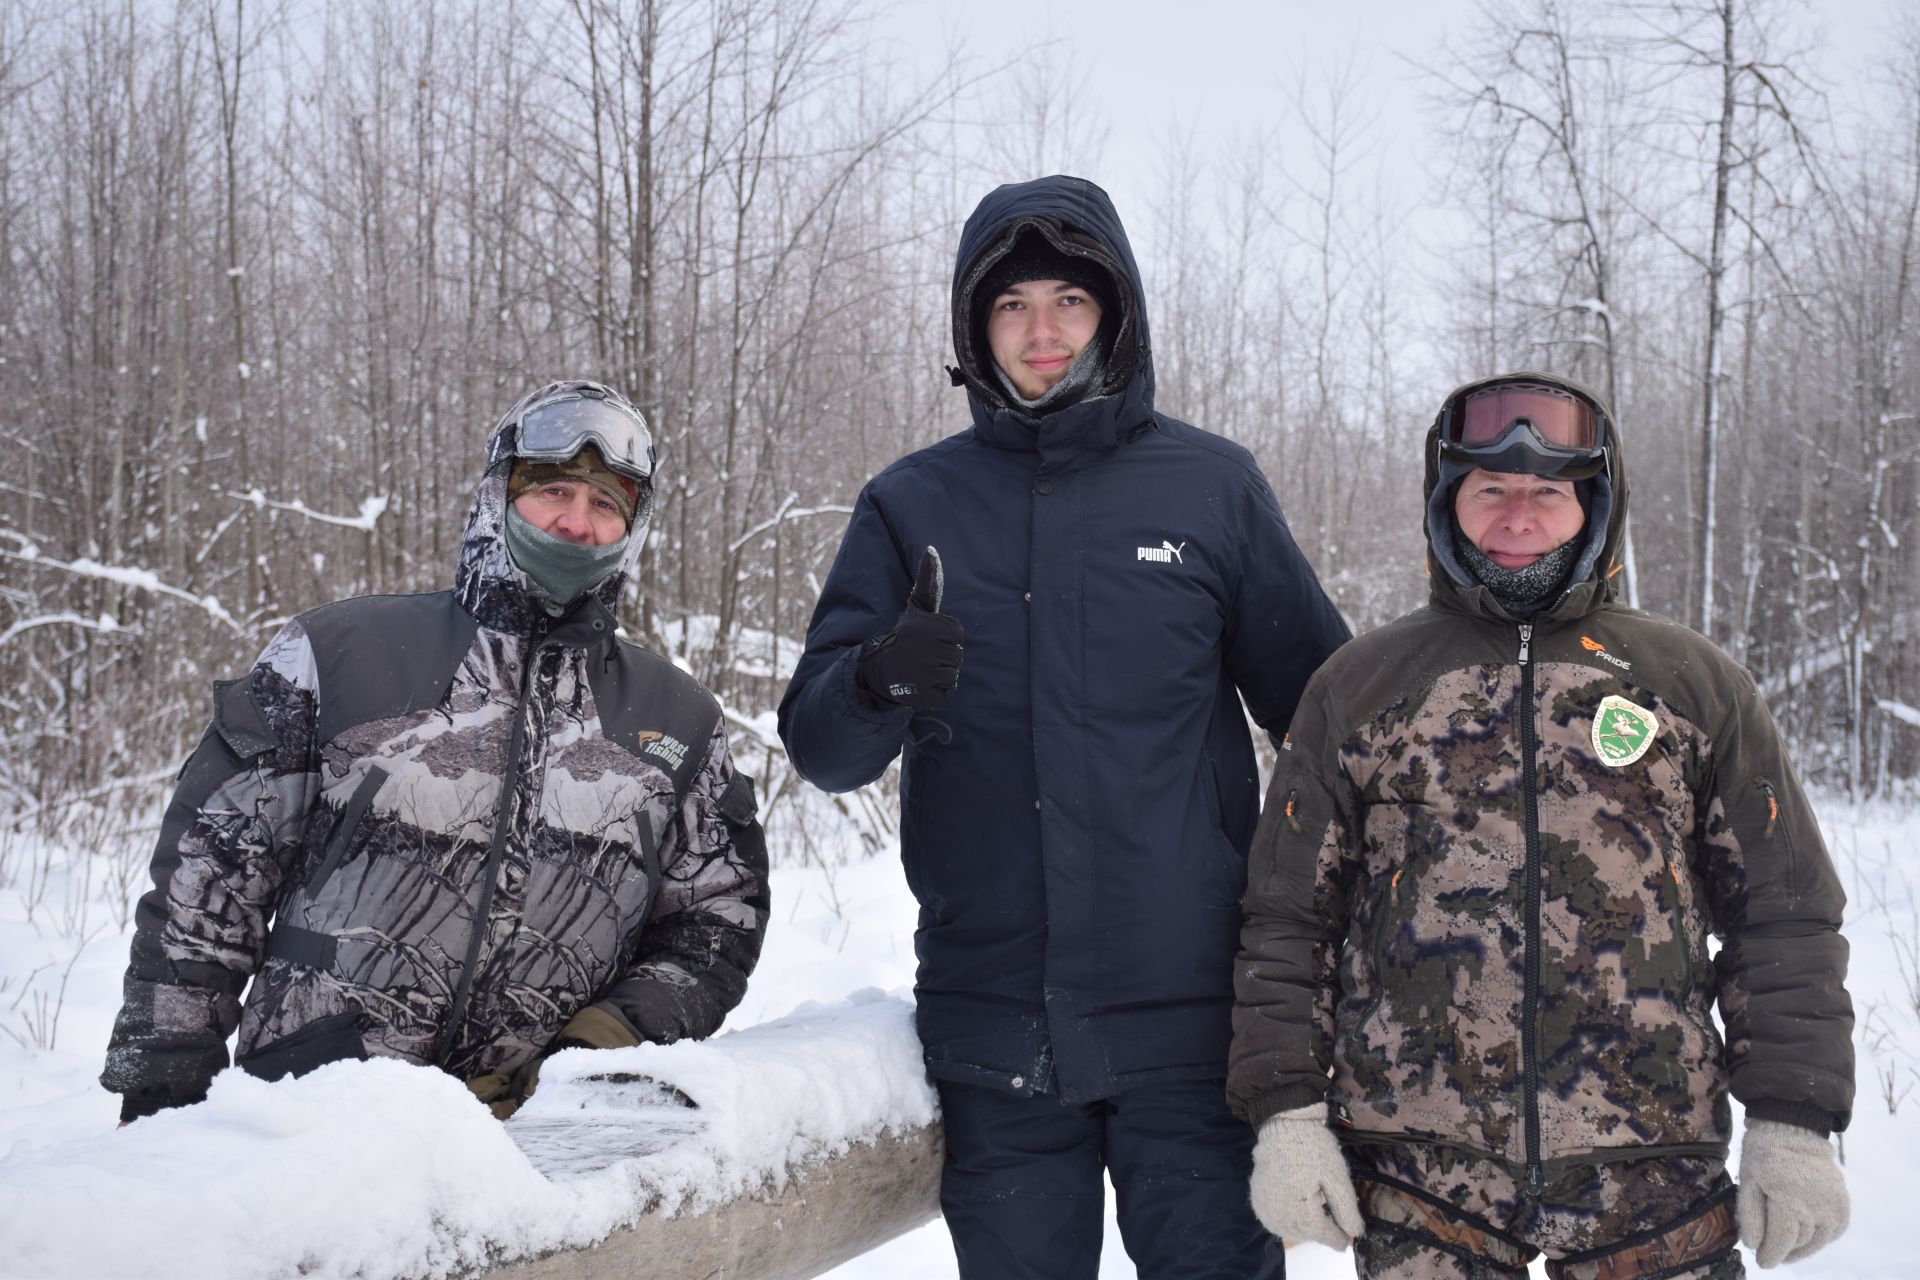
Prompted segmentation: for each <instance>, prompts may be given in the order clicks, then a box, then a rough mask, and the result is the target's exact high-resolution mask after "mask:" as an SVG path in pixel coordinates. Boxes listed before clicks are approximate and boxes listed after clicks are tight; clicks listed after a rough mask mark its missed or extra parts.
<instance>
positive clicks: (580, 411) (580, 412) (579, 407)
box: [513, 396, 653, 482]
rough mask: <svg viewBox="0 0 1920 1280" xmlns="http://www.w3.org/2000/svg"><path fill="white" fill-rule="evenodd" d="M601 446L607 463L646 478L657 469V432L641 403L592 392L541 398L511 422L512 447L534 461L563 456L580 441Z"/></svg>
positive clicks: (632, 476)
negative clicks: (627, 403) (634, 404)
mask: <svg viewBox="0 0 1920 1280" xmlns="http://www.w3.org/2000/svg"><path fill="white" fill-rule="evenodd" d="M586 444H593V445H595V446H597V447H598V448H599V450H600V457H601V458H602V459H604V460H605V462H606V464H607V469H608V470H610V471H616V472H618V473H619V474H621V475H623V476H626V477H628V478H630V479H633V480H638V481H641V482H645V481H646V480H647V479H648V478H649V477H651V476H652V475H653V433H652V432H651V431H649V430H647V421H646V419H645V418H642V417H641V416H640V412H639V410H637V409H629V408H627V407H625V406H624V405H620V404H616V403H614V402H613V401H611V400H601V399H599V398H597V397H594V396H574V397H569V398H567V399H562V400H543V401H541V402H540V403H539V404H536V405H534V406H533V407H532V408H530V409H528V410H526V411H525V412H524V413H522V414H521V415H520V418H519V420H518V421H517V422H515V423H514V424H513V452H514V455H515V456H516V457H521V458H527V459H530V460H532V461H534V462H565V461H566V460H567V459H568V458H571V457H572V456H573V455H574V454H576V453H578V452H580V448H581V446H582V445H586Z"/></svg>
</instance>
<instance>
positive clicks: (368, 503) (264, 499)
mask: <svg viewBox="0 0 1920 1280" xmlns="http://www.w3.org/2000/svg"><path fill="white" fill-rule="evenodd" d="M226 494H227V496H228V497H229V498H232V499H233V500H234V501H236V502H246V503H251V504H252V505H253V507H254V508H255V509H256V510H261V511H265V510H268V509H272V510H274V511H291V512H293V513H294V514H295V515H299V516H305V517H306V518H307V519H309V520H318V521H319V522H320V523H321V524H336V525H339V526H340V527H341V528H342V529H359V530H361V531H362V532H365V533H372V532H373V526H374V524H375V523H377V522H378V521H379V519H380V517H381V516H383V515H385V514H386V513H387V507H388V505H389V504H390V503H391V502H392V499H391V498H389V497H388V495H386V494H384V493H378V494H374V495H373V496H372V497H369V498H364V499H362V500H361V502H360V514H359V515H357V516H337V515H333V514H332V513H330V512H326V511H315V510H314V509H313V508H312V507H310V506H308V505H307V504H306V503H304V502H300V501H297V500H296V501H293V502H280V501H277V500H276V499H273V498H269V497H268V496H267V495H266V494H265V493H263V492H262V491H261V490H260V489H258V488H253V489H249V490H247V491H246V492H245V493H235V492H234V491H233V490H231V489H229V490H227V491H226Z"/></svg>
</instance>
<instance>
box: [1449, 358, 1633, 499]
mask: <svg viewBox="0 0 1920 1280" xmlns="http://www.w3.org/2000/svg"><path fill="white" fill-rule="evenodd" d="M1436 426H1437V427H1438V430H1439V445H1440V455H1441V457H1442V458H1444V459H1446V460H1447V461H1449V462H1456V463H1462V464H1465V465H1467V466H1473V467H1479V468H1481V469H1482V470H1486V471H1499V472H1508V473H1519V474H1523V475H1535V476H1548V477H1551V478H1553V479H1556V480H1585V479H1587V478H1589V477H1591V476H1594V475H1597V474H1598V473H1599V472H1600V471H1601V470H1603V469H1604V468H1605V467H1606V465H1607V449H1608V446H1609V445H1610V444H1611V434H1612V433H1611V424H1610V423H1609V422H1608V421H1607V416H1606V414H1605V413H1604V412H1603V411H1602V410H1601V408H1600V406H1599V405H1598V404H1596V403H1594V402H1593V401H1592V400H1589V399H1588V398H1587V397H1585V396H1583V395H1581V394H1579V393H1578V392H1576V391H1573V390H1572V389H1570V388H1567V387H1563V386H1556V385H1554V384H1552V383H1547V382H1535V381H1530V380H1526V379H1515V380H1514V381H1512V382H1495V383H1492V384H1490V385H1481V386H1478V387H1473V388H1471V389H1469V390H1468V391H1466V392H1464V393H1462V394H1459V395H1456V396H1454V397H1453V398H1451V399H1449V400H1448V401H1447V403H1446V404H1444V405H1442V406H1441V407H1440V418H1439V421H1438V423H1437V424H1436Z"/></svg>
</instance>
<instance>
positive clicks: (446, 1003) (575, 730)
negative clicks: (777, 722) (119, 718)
mask: <svg viewBox="0 0 1920 1280" xmlns="http://www.w3.org/2000/svg"><path fill="white" fill-rule="evenodd" d="M554 405H562V406H567V407H569V408H579V407H583V406H584V407H586V408H588V409H595V410H599V409H607V410H610V411H612V412H615V413H617V414H625V415H631V420H632V422H633V423H635V424H638V427H637V433H638V434H637V438H638V439H639V441H640V442H641V449H640V453H641V457H642V458H643V461H642V462H641V463H639V464H638V466H637V468H636V469H637V470H640V471H642V472H647V471H650V470H651V460H652V458H651V453H652V451H651V446H650V444H648V443H646V436H645V431H646V428H645V424H644V422H642V421H641V420H640V418H639V415H638V414H637V413H636V412H634V411H633V409H632V407H631V406H630V405H628V404H627V403H626V401H625V400H624V399H623V398H621V397H620V396H619V395H618V393H616V392H613V391H611V390H609V389H607V388H605V387H601V386H599V385H598V384H594V383H579V382H575V383H556V384H552V385H550V386H548V387H545V388H542V389H541V390H540V391H538V392H535V393H533V394H532V395H530V396H528V397H526V398H525V399H524V400H522V401H521V402H520V403H519V404H518V405H516V406H515V408H514V409H513V410H512V411H510V412H509V413H508V415H507V417H506V418H505V419H503V420H502V422H501V424H500V426H499V427H498V428H496V429H495V431H494V432H493V434H492V436H491V438H490V440H489V444H488V452H487V459H488V461H487V466H486V470H485V472H484V473H483V474H482V476H481V479H480V486H479V490H478V493H477V494H476V496H475V498H474V501H473V506H472V510H471V513H470V514H469V516H468V519H467V527H466V535H465V541H464V544H463V547H462V551H461V555H460V561H459V566H458V569H457V570H456V573H455V577H454V587H453V589H452V590H451V591H442V592H438V593H434V594H429V595H412V596H367V597H361V598H358V599H352V600H345V601H341V602H338V603H335V604H330V605H326V606H324V607H322V608H319V609H315V610H313V611H311V612H309V613H306V614H303V615H301V616H300V617H298V618H296V619H294V620H293V621H292V622H291V623H289V624H288V625H287V626H286V627H285V628H284V629H283V630H282V631H281V632H280V633H279V635H277V636H276V637H275V638H274V639H273V641H272V642H271V643H270V644H269V645H268V646H267V648H266V651H265V653H263V654H262V655H261V657H260V659H259V661H258V662H257V663H255V665H254V667H253V669H252V670H251V671H250V672H249V673H248V674H247V675H246V676H244V677H243V678H241V679H239V680H235V681H230V682H225V683H222V684H218V685H216V686H215V693H214V715H213V723H212V726H211V727H210V728H209V730H208V732H207V734H206V737H205V738H204V740H203V741H202V742H201V744H200V746H199V748H198V749H197V750H196V751H195V752H194V754H193V756H192V757H191V758H190V759H189V760H188V761H187V764H186V766H185V768H184V769H183V770H182V774H181V778H180V781H179V784H178V788H177V790H176V791H175V794H174V797H173V801H172V804H171V806H170V807H169V808H168V810H167V814H166V818H165V821H164V825H163V827H162V830H161V836H160V842H159V847H158V849H157V850H156V851H155V853H154V857H153V868H152V870H153V881H154V889H153V890H152V891H151V892H149V893H148V894H147V895H146V896H145V897H144V898H142V899H141V902H140V906H139V911H138V916H137V921H138V927H137V930H136V932H135V935H134V940H133V955H132V962H131V964H130V966H129V968H128V970H127V977H126V992H125V1004H124V1006H123V1008H122V1009H121V1012H120V1016H119V1019H118V1021H117V1023H116V1024H115V1027H114V1031H113V1038H112V1042H111V1046H110V1048H109V1050H108V1055H107V1066H106V1071H105V1073H104V1074H103V1075H102V1077H101V1079H102V1083H104V1084H105V1085H106V1087H107V1088H108V1089H110V1090H113V1091H114V1092H117V1093H120V1094H122V1095H123V1105H122V1118H123V1120H131V1119H135V1118H138V1117H140V1116H144V1115H147V1114H150V1113H152V1112H155V1111H157V1110H160V1109H161V1108H164V1107H170V1106H180V1105H184V1104H188V1103H192V1102H196V1101H199V1100H200V1099H201V1098H203V1097H204V1096H205V1094H206V1091H207V1087H208V1083H209V1081H210V1080H211V1079H212V1077H213V1076H214V1074H215V1073H216V1072H218V1071H220V1070H221V1069H222V1068H224V1067H225V1066H226V1065H227V1048H226V1041H227V1038H228V1037H229V1036H231V1035H232V1034H233V1033H234V1030H235V1027H236V1026H237V1027H238V1029H239V1040H238V1045H237V1055H236V1061H237V1062H238V1064H239V1065H240V1066H241V1067H243V1068H245V1069H247V1070H248V1071H251V1072H253V1073H254V1074H256V1075H260V1076H263V1077H266V1078H269V1079H275V1078H279V1077H281V1076H285V1075H289V1074H299V1073H300V1072H302V1071H305V1070H308V1069H311V1068H312V1067H315V1066H318V1065H320V1064H322V1063H324V1062H329V1061H333V1060H336V1059H341V1058H364V1057H367V1056H369V1055H380V1056H385V1057H394V1058H399V1059H402V1060H404V1061H407V1062H413V1063H420V1064H427V1065H432V1066H436V1067H439V1068H441V1069H443V1070H445V1071H447V1072H450V1073H452V1074H454V1075H456V1076H458V1077H460V1078H461V1079H464V1080H468V1081H469V1082H471V1083H472V1084H473V1085H474V1088H475V1092H476V1093H477V1094H479V1095H480V1097H481V1099H482V1100H483V1101H486V1102H489V1103H491V1104H493V1105H494V1109H495V1111H496V1113H497V1114H503V1115H504V1114H506V1113H508V1112H510V1111H511V1109H512V1107H513V1106H515V1105H517V1099H518V1097H519V1096H520V1095H521V1094H522V1093H524V1092H525V1090H526V1089H527V1087H528V1084H527V1082H528V1080H529V1078H530V1077H531V1075H532V1073H533V1071H534V1070H535V1069H536V1066H537V1063H538V1061H539V1060H540V1058H541V1057H542V1056H543V1055H544V1054H545V1053H548V1052H551V1051H552V1050H553V1049H554V1048H556V1047H559V1046H561V1045H566V1044H581V1045H589V1046H615V1045H621V1044H634V1043H639V1042H641V1041H655V1042H661V1043H670V1042H672V1041H675V1040H679V1039H682V1038H687V1037H696V1038H697V1037H702V1036H706V1035H708V1034H710V1033H712V1032H713V1031H714V1030H715V1029H716V1028H717V1027H718V1026H719V1025H720V1022H721V1019H722V1018H723V1017H724V1016H725V1014H726V1012H727V1010H729V1009H730V1008H732V1007H733V1006H734V1005H735V1004H737V1003H738V1002H739V1000H740V998H741V996H742V994H743V993H744V991H745V987H746V981H747V975H748V974H749V973H750V972H751V971H752V969H753V966H754V962H755V960H756V959H757V958H758V955H759V951H760V943H761V938H762V935H763V933H764V931H765V928H766V922H767V908H768V900H767V882H766V853H765V846H764V843H763V841H762V838H761V833H760V828H759V824H758V823H757V821H756V820H755V802H754V798H753V790H752V785H751V783H752V780H751V779H750V778H748V777H747V776H746V775H745V774H743V773H740V772H738V771H736V770H735V768H734V766H733V762H732V760H731V758H730V757H729V754H728V750H727V736H726V726H725V723H724V721H723V719H722V717H721V713H720V707H719V705H718V703H717V702H716V701H715V700H714V698H713V697H712V695H710V694H708V693H707V692H706V691H705V690H704V689H702V688H701V687H700V686H699V684H698V683H697V682H695V681H694V680H693V679H691V678H690V677H688V676H686V675H684V674H682V673H681V672H679V671H678V670H677V669H675V668H674V667H673V665H672V664H671V663H669V662H667V661H666V660H665V659H662V658H660V657H658V656H656V655H654V654H652V653H649V652H647V651H646V650H644V649H640V648H638V647H636V646H634V645H630V644H627V643H625V642H623V641H620V640H617V639H616V638H615V636H614V626H615V623H614V609H615V606H616V604H617V603H618V601H619V598H620V593H621V589H622V587H623V585H624V583H625V581H626V579H627V576H628V574H629V573H630V572H631V570H632V568H633V565H634V563H635V561H636V560H637V558H638V555H639V550H640V545H641V541H642V538H643V537H644V534H645V530H646V525H647V521H648V517H649V515H650V513H651V505H652V502H651V499H652V486H651V483H650V481H648V480H645V479H642V480H641V481H640V482H639V483H638V484H637V485H632V486H630V487H629V488H628V489H627V490H626V501H625V502H623V503H622V507H623V508H624V510H623V512H622V514H624V515H625V516H626V517H627V518H628V520H629V532H628V533H627V534H626V535H625V544H624V552H623V553H622V552H620V549H619V548H615V547H609V548H607V550H608V551H609V552H610V553H612V554H613V555H614V557H615V558H614V559H612V561H611V563H613V565H614V567H613V568H612V569H611V571H610V572H607V573H606V575H605V576H604V577H603V578H601V579H600V580H599V581H598V582H597V585H592V586H583V587H582V588H578V590H579V594H578V595H577V598H574V599H573V600H572V601H571V603H570V604H564V605H563V603H562V602H560V601H556V600H555V599H554V598H553V597H552V596H550V594H549V592H548V590H546V589H544V588H543V586H542V585H541V579H539V578H536V577H535V576H532V575H530V574H529V573H528V572H523V571H522V568H521V567H520V564H519V563H518V562H517V561H516V559H515V558H514V556H513V555H512V554H510V553H509V548H508V535H507V527H508V524H509V518H508V512H509V509H510V508H509V496H508V484H509V475H510V474H513V475H515V476H516V483H518V479H517V478H518V476H519V475H520V474H521V473H519V472H515V470H514V468H515V463H516V445H515V440H516V435H515V430H516V427H517V425H518V424H519V423H520V421H521V418H522V415H523V413H524V414H526V415H528V417H529V420H531V416H532V414H533V411H534V410H535V409H536V408H539V407H551V406H554ZM622 420H623V421H624V419H622ZM586 454H587V450H585V449H582V450H581V451H580V456H582V457H584V456H586ZM575 465H577V460H576V461H570V462H568V463H566V464H564V466H575ZM564 466H563V467H556V468H554V469H553V470H554V471H555V473H556V474H557V473H559V472H560V471H562V470H564ZM602 478H603V479H604V478H605V477H604V476H603V477H602ZM516 492H517V490H516ZM616 496H619V495H618V494H617V493H616ZM636 498H637V501H635V499H636ZM603 505H604V504H603ZM513 509H514V510H516V511H517V510H518V508H517V507H515V508H513ZM615 528H616V530H617V528H618V526H617V524H616V526H615ZM249 979H252V980H253V985H252V988H251V990H249V991H248V992H247V997H246V1003H245V1006H244V1008H243V1007H242V1005H241V1000H240V997H241V992H242V989H243V988H245V987H246V986H247V982H248V980H249Z"/></svg>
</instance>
